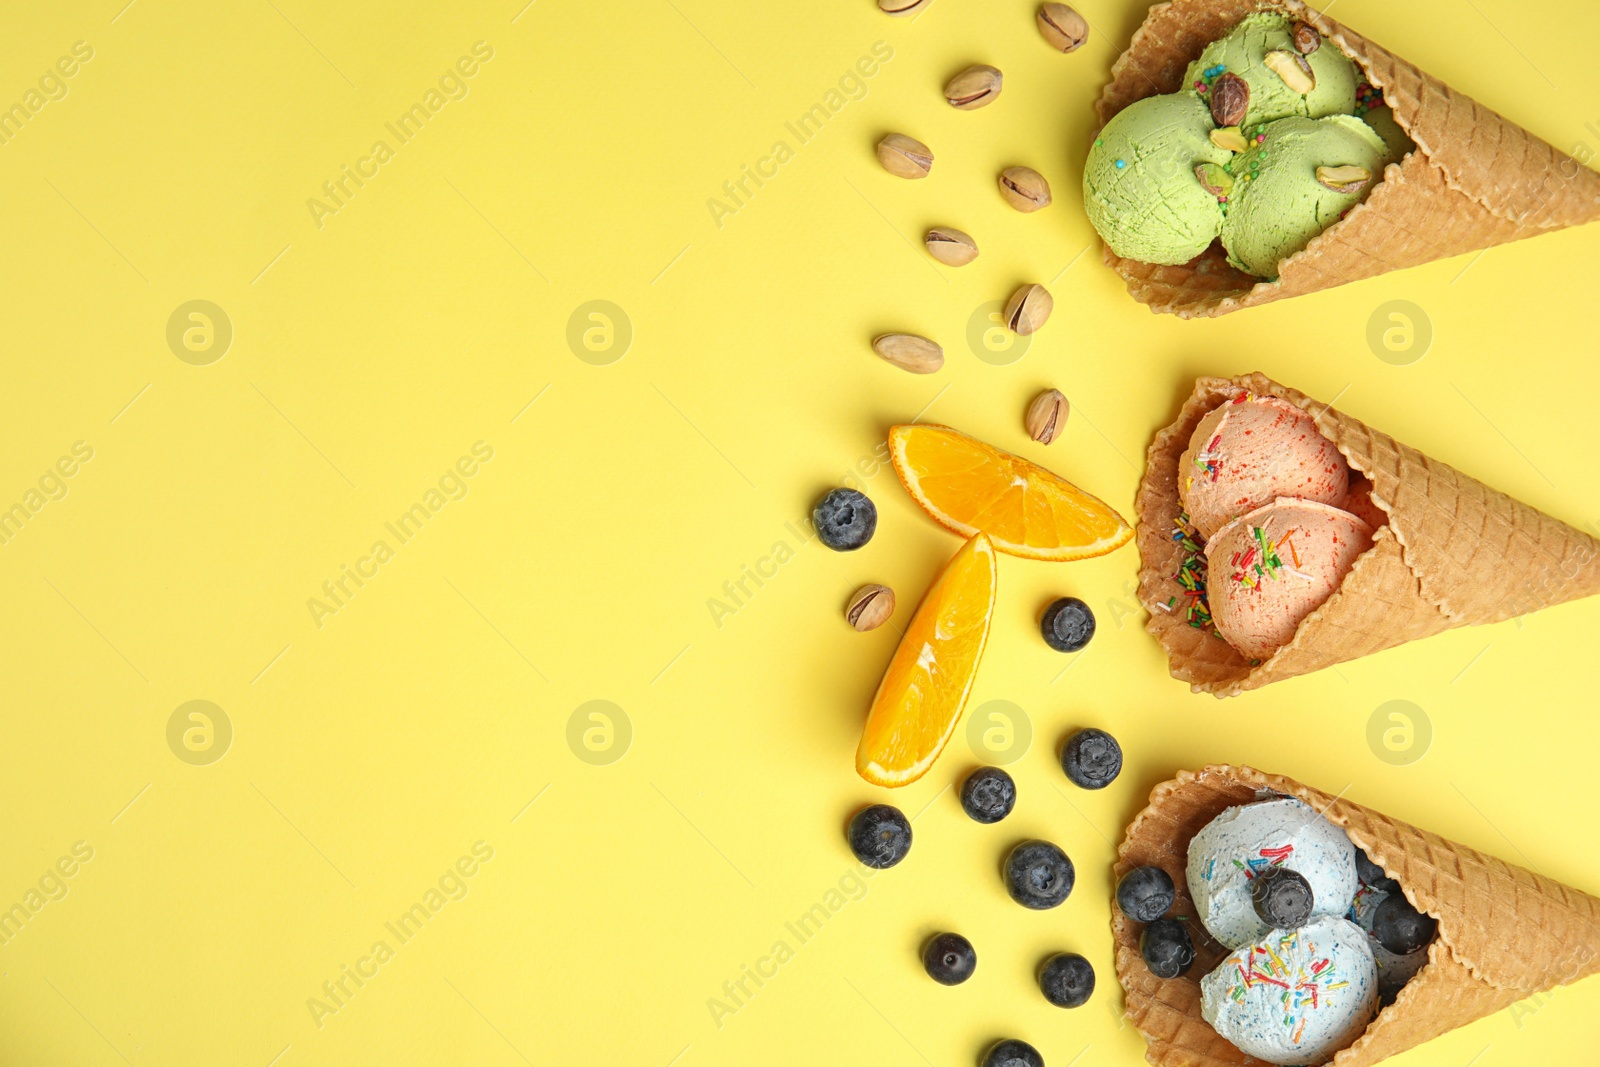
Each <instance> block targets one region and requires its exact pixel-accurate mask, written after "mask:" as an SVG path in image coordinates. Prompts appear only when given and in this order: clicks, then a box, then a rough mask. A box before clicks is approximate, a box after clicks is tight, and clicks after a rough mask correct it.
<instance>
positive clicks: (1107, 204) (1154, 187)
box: [1083, 93, 1232, 264]
mask: <svg viewBox="0 0 1600 1067" xmlns="http://www.w3.org/2000/svg"><path fill="white" fill-rule="evenodd" d="M1215 126H1216V124H1215V123H1214V122H1212V120H1211V112H1210V110H1209V109H1208V108H1207V106H1206V104H1205V103H1204V102H1203V101H1202V100H1201V99H1200V97H1199V96H1198V94H1196V93H1173V94H1169V95H1167V96H1151V97H1146V98H1145V99H1143V100H1139V101H1136V102H1134V103H1132V104H1129V105H1128V106H1127V107H1125V108H1123V109H1122V110H1121V111H1119V112H1118V113H1117V114H1116V115H1115V116H1114V117H1113V118H1112V119H1111V121H1110V122H1108V123H1106V126H1105V129H1103V130H1101V131H1100V136H1099V137H1097V138H1096V139H1095V142H1094V146H1093V147H1092V148H1090V149H1089V158H1088V160H1087V162H1085V164H1084V167H1083V206H1084V209H1085V210H1086V211H1087V212H1088V215H1089V221H1090V222H1091V223H1093V225H1094V228H1095V229H1096V230H1098V231H1099V232H1100V236H1101V237H1103V238H1105V242H1106V244H1108V245H1109V246H1111V250H1112V251H1113V252H1115V253H1116V254H1117V255H1119V256H1123V257H1125V258H1128V259H1136V260H1139V261H1140V262H1143V263H1165V264H1174V263H1187V262H1188V261H1189V260H1191V259H1193V258H1194V257H1195V256H1198V255H1199V254H1200V253H1201V252H1204V251H1205V250H1206V247H1207V246H1208V245H1210V244H1211V242H1212V240H1214V239H1215V238H1216V236H1217V233H1218V232H1219V230H1220V229H1221V226H1222V209H1221V206H1220V205H1219V204H1218V202H1217V197H1216V195H1215V194H1213V193H1208V192H1206V190H1205V189H1204V188H1202V187H1201V185H1200V183H1199V181H1198V180H1196V178H1195V167H1196V166H1198V165H1200V164H1203V163H1212V164H1216V165H1218V166H1220V165H1221V164H1224V163H1226V162H1227V161H1228V160H1229V159H1230V158H1231V157H1232V153H1231V152H1228V151H1227V150H1226V149H1223V148H1218V147H1217V146H1216V145H1214V144H1212V143H1211V131H1212V130H1213V129H1214V128H1215Z"/></svg>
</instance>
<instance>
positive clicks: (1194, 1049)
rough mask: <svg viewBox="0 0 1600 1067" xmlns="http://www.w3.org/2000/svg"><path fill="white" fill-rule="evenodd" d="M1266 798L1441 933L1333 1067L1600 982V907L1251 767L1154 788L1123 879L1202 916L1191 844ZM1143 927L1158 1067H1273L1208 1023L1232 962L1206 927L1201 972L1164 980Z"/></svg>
mask: <svg viewBox="0 0 1600 1067" xmlns="http://www.w3.org/2000/svg"><path fill="white" fill-rule="evenodd" d="M1263 792H1266V793H1274V794H1281V795H1284V796H1292V797H1298V798H1299V799H1300V800H1303V801H1305V802H1306V803H1307V804H1310V805H1311V806H1312V807H1314V808H1316V809H1317V810H1318V811H1320V812H1321V813H1322V814H1323V815H1324V816H1326V817H1327V819H1328V820H1329V821H1330V822H1332V823H1333V824H1334V825H1335V826H1338V827H1340V828H1341V829H1343V830H1344V831H1345V833H1347V834H1348V835H1349V836H1350V840H1351V841H1353V842H1355V844H1356V846H1357V847H1359V848H1361V849H1364V850H1365V851H1366V853H1367V855H1369V856H1371V857H1372V860H1373V862H1375V863H1377V864H1379V865H1380V866H1381V867H1383V869H1384V870H1385V871H1386V872H1387V873H1388V875H1389V876H1390V877H1391V878H1395V879H1398V880H1399V882H1400V886H1401V889H1402V890H1403V891H1404V893H1405V895H1406V898H1407V899H1408V900H1410V901H1411V903H1412V906H1413V907H1415V908H1417V909H1418V910H1419V911H1424V912H1427V913H1428V914H1429V915H1432V916H1433V917H1434V918H1435V919H1437V920H1439V933H1438V937H1437V938H1435V940H1434V942H1433V944H1432V945H1431V946H1429V948H1428V950H1427V951H1428V963H1427V965H1426V966H1424V967H1423V969H1422V970H1421V971H1419V972H1418V973H1417V975H1416V977H1414V978H1412V979H1411V981H1410V982H1407V983H1406V985H1405V987H1404V988H1403V989H1402V990H1401V991H1400V996H1399V997H1398V998H1397V999H1396V1000H1395V1002H1394V1003H1393V1004H1391V1005H1390V1006H1389V1007H1387V1008H1384V1009H1383V1010H1382V1011H1381V1012H1379V1014H1378V1016H1377V1018H1376V1019H1374V1020H1373V1022H1372V1023H1371V1024H1370V1025H1369V1026H1368V1027H1367V1029H1366V1032H1365V1033H1364V1034H1362V1035H1361V1037H1359V1038H1358V1039H1357V1040H1356V1042H1355V1043H1354V1044H1353V1045H1351V1046H1350V1047H1349V1048H1346V1049H1344V1050H1343V1051H1341V1052H1339V1053H1338V1055H1336V1056H1335V1057H1334V1058H1333V1060H1332V1061H1331V1062H1332V1064H1333V1065H1334V1067H1366V1065H1367V1064H1373V1063H1378V1062H1379V1061H1381V1060H1384V1059H1387V1058H1388V1057H1390V1056H1393V1055H1395V1054H1396V1053H1399V1052H1403V1051H1405V1050H1406V1049H1408V1048H1411V1047H1412V1046H1414V1045H1420V1044H1422V1043H1423V1042H1424V1041H1428V1040H1430V1039H1432V1038H1435V1037H1438V1036H1439V1035H1440V1034H1443V1033H1446V1032H1448V1031H1450V1030H1453V1029H1455V1028H1456V1027H1458V1026H1465V1025H1466V1024H1467V1023H1469V1022H1472V1021H1473V1020H1474V1019H1478V1018H1481V1017H1483V1016H1485V1015H1488V1014H1490V1013H1491V1012H1495V1011H1498V1010H1500V1009H1501V1008H1504V1007H1506V1006H1508V1005H1510V1004H1513V1003H1515V1002H1516V1001H1518V1000H1521V999H1523V998H1525V997H1529V996H1532V995H1533V994H1535V993H1540V992H1543V991H1545V990H1549V989H1553V988H1555V987H1556V986H1559V985H1565V984H1566V983H1568V982H1574V981H1577V980H1578V979H1580V978H1585V977H1587V976H1589V975H1591V974H1593V973H1595V971H1597V970H1600V899H1596V898H1594V897H1592V896H1589V895H1588V894H1587V893H1581V892H1579V891H1578V890H1576V889H1571V888H1569V887H1567V886H1565V885H1562V884H1561V883H1560V882H1556V881H1553V880H1552V879H1549V878H1546V877H1544V876H1543V875H1540V874H1535V873H1533V872H1532V871H1528V870H1524V869H1523V868H1521V867H1514V866H1512V865H1511V864H1509V863H1505V862H1503V861H1502V860H1498V859H1496V858H1494V857H1493V856H1486V855H1484V854H1483V853H1481V852H1478V851H1476V850H1474V849H1470V848H1468V847H1466V846H1465V845H1460V844H1457V843H1456V842H1454V841H1449V840H1447V839H1445V838H1442V837H1440V836H1439V835H1437V834H1430V833H1428V832H1427V831H1426V830H1419V829H1417V828H1416V827H1415V826H1410V825H1407V824H1406V823H1403V822H1400V821H1399V820H1397V819H1392V818H1390V817H1389V816H1387V815H1384V814H1382V813H1381V812H1376V811H1373V810H1372V809H1370V808H1365V807H1362V806H1361V805H1360V804H1356V803H1353V802H1351V801H1349V800H1345V799H1343V798H1341V797H1338V796H1330V795H1329V794H1327V793H1324V792H1322V791H1321V790H1320V789H1313V788H1312V787H1310V786H1306V785H1301V784H1300V783H1299V782H1297V781H1295V780H1294V779H1293V778H1285V777H1283V776H1281V775H1275V774H1264V773H1262V772H1261V771H1257V770H1252V769H1251V768H1249V767H1229V766H1211V767H1207V768H1205V769H1204V770H1201V771H1199V772H1192V771H1183V772H1181V773H1180V774H1179V775H1178V776H1177V777H1176V778H1174V779H1172V780H1171V781H1168V782H1163V783H1161V784H1160V785H1158V786H1156V787H1155V789H1154V790H1153V791H1151V793H1150V803H1149V805H1148V806H1147V807H1146V808H1145V809H1144V810H1143V811H1141V812H1140V813H1139V814H1138V815H1137V816H1136V817H1135V818H1134V820H1133V822H1132V823H1130V824H1129V826H1128V832H1127V836H1126V837H1125V838H1124V839H1123V842H1122V846H1121V848H1119V849H1118V851H1117V864H1116V869H1115V876H1116V877H1117V878H1119V879H1120V878H1121V877H1122V876H1123V875H1124V874H1126V873H1127V872H1128V871H1130V870H1132V869H1134V868H1135V867H1144V866H1154V867H1160V868H1161V869H1162V870H1164V871H1166V872H1167V873H1168V874H1170V875H1171V876H1172V881H1173V884H1174V885H1175V886H1176V887H1177V901H1176V902H1175V903H1174V904H1173V907H1172V914H1174V915H1194V914H1195V912H1194V902H1193V899H1192V898H1191V897H1190V896H1189V890H1188V885H1187V882H1186V881H1185V877H1184V871H1185V867H1186V864H1187V858H1188V854H1189V842H1190V840H1191V839H1192V838H1193V837H1194V835H1195V834H1196V833H1198V832H1199V831H1200V830H1201V829H1202V828H1203V827H1204V826H1205V825H1206V823H1208V822H1210V821H1211V820H1212V819H1213V818H1215V817H1216V816H1217V815H1219V814H1221V812H1222V811H1223V809H1225V808H1229V807H1232V806H1234V805H1238V804H1248V803H1250V802H1251V801H1253V800H1256V799H1258V798H1259V797H1260V796H1261V795H1262V794H1263ZM1142 929H1143V927H1142V926H1141V924H1139V923H1136V922H1133V921H1132V920H1130V919H1128V918H1127V917H1126V916H1124V915H1122V914H1121V913H1120V912H1114V914H1113V917H1112V920H1111V932H1112V937H1113V939H1114V941H1115V952H1116V966H1117V980H1118V981H1120V982H1121V983H1122V989H1123V994H1124V998H1125V1011H1126V1014H1127V1016H1128V1018H1129V1019H1130V1020H1131V1021H1132V1022H1133V1024H1134V1025H1135V1026H1136V1027H1138V1029H1139V1031H1140V1032H1141V1033H1142V1034H1144V1036H1145V1040H1146V1041H1147V1042H1148V1043H1149V1048H1148V1049H1147V1050H1146V1054H1145V1055H1146V1058H1147V1059H1148V1060H1149V1061H1150V1062H1151V1063H1153V1064H1157V1065H1159V1067H1249V1065H1254V1064H1259V1063H1261V1062H1262V1061H1261V1060H1257V1059H1255V1058H1254V1057H1251V1056H1247V1055H1245V1054H1244V1053H1243V1052H1240V1051H1239V1050H1238V1049H1237V1048H1235V1047H1234V1046H1233V1044H1232V1043H1230V1042H1228V1041H1226V1040H1224V1039H1223V1038H1222V1037H1221V1036H1220V1035H1219V1034H1218V1033H1217V1032H1216V1031H1215V1030H1213V1029H1212V1028H1211V1026H1210V1024H1208V1023H1207V1022H1206V1021H1205V1020H1204V1019H1203V1018H1201V1016H1200V979H1201V977H1203V976H1204V975H1205V974H1207V973H1208V972H1209V971H1211V970H1212V969H1213V968H1214V967H1216V965H1217V964H1218V963H1219V962H1221V960H1222V959H1223V957H1224V956H1226V955H1227V950H1226V949H1224V948H1223V947H1222V946H1221V945H1219V944H1218V943H1216V942H1215V941H1213V940H1212V939H1211V938H1210V937H1209V936H1208V935H1207V934H1206V932H1205V930H1204V928H1202V927H1200V926H1199V925H1198V924H1197V923H1191V924H1190V931H1191V933H1192V934H1193V935H1194V937H1195V962H1194V966H1193V967H1191V968H1190V969H1189V972H1188V973H1187V974H1186V975H1184V976H1183V977H1180V978H1173V979H1167V980H1163V979H1160V978H1157V977H1155V976H1154V975H1153V974H1151V973H1150V971H1149V969H1148V968H1147V967H1145V964H1144V958H1143V957H1142V956H1141V955H1140V953H1139V934H1140V932H1141V931H1142Z"/></svg>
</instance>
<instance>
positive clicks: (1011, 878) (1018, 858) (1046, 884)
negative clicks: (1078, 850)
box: [1006, 841, 1076, 911]
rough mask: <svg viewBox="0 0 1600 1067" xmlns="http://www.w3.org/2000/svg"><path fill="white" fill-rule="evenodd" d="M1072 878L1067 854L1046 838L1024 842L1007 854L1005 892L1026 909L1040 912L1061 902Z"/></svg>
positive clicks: (1068, 891) (1070, 885)
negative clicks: (1044, 839)
mask: <svg viewBox="0 0 1600 1067" xmlns="http://www.w3.org/2000/svg"><path fill="white" fill-rule="evenodd" d="M1075 877H1076V874H1075V872H1074V871H1073V869H1072V861H1071V860H1070V859H1068V858H1067V854H1066V853H1065V852H1063V851H1061V850H1060V849H1059V848H1057V847H1056V846H1054V845H1052V844H1051V843H1050V842H1048V841H1024V842H1022V844H1020V845H1018V846H1017V847H1016V848H1014V849H1012V850H1011V855H1009V856H1007V857H1006V892H1008V893H1010V894H1011V899H1012V900H1014V901H1016V902H1017V903H1018V904H1021V905H1022V906H1023V907H1025V908H1034V909H1036V910H1040V911H1042V910H1043V909H1045V908H1053V907H1055V906H1056V905H1058V904H1060V903H1061V902H1062V901H1063V900H1066V899H1067V896H1068V895H1069V894H1070V893H1071V892H1072V882H1073V879H1074V878H1075Z"/></svg>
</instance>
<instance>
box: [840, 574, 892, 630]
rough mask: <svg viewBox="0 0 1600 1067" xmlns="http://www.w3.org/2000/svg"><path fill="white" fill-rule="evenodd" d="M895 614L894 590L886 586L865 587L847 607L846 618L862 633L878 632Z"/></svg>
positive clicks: (854, 595) (853, 597) (858, 591)
mask: <svg viewBox="0 0 1600 1067" xmlns="http://www.w3.org/2000/svg"><path fill="white" fill-rule="evenodd" d="M893 614H894V590H893V589H890V588H889V587H888V586H886V585H864V586H862V587H861V588H860V589H857V590H856V591H855V593H854V594H852V595H851V597H850V603H849V604H847V605H845V609H844V617H845V621H847V622H848V623H849V624H850V625H851V626H854V627H855V628H856V629H857V630H860V631H861V632H862V633H866V632H867V631H868V630H876V629H877V628H878V627H880V626H882V625H883V624H884V623H886V622H888V621H889V617H890V616H892V615H893Z"/></svg>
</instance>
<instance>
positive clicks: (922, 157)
mask: <svg viewBox="0 0 1600 1067" xmlns="http://www.w3.org/2000/svg"><path fill="white" fill-rule="evenodd" d="M878 162H879V163H882V164H883V169H884V170H886V171H888V172H889V173H890V174H893V175H895V176H896V177H898V178H926V177H927V176H928V171H930V170H932V169H933V149H931V148H929V147H928V146H927V145H925V144H923V143H922V142H921V141H919V140H917V139H916V138H915V137H907V136H906V135H905V134H903V133H891V134H888V135H887V136H885V137H884V139H883V140H881V141H879V142H878Z"/></svg>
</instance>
